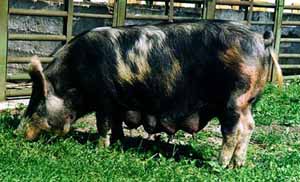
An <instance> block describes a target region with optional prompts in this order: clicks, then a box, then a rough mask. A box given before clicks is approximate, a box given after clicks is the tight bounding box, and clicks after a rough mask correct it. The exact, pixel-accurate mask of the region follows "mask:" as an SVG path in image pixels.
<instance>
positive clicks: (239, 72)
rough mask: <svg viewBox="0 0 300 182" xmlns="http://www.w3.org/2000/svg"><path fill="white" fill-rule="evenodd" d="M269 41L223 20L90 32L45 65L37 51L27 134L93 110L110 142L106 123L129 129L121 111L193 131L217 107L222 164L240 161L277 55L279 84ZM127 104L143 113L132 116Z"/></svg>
mask: <svg viewBox="0 0 300 182" xmlns="http://www.w3.org/2000/svg"><path fill="white" fill-rule="evenodd" d="M272 43H273V34H272V32H268V31H267V32H265V33H264V34H263V35H261V34H258V33H255V32H253V31H251V30H250V29H249V28H248V27H247V26H244V25H242V24H239V23H236V22H231V21H223V20H201V21H192V22H177V23H162V24H157V25H139V26H125V27H119V28H96V29H92V30H90V31H87V32H84V33H82V34H80V35H79V36H76V37H75V38H74V39H72V41H70V42H69V43H68V44H67V45H65V46H63V47H62V48H61V49H60V50H59V51H58V52H56V53H55V55H54V56H53V57H54V59H53V61H52V62H51V63H50V64H49V65H48V66H47V67H46V68H45V69H43V68H42V66H41V63H40V61H39V58H38V57H33V58H32V61H31V69H30V72H29V74H30V76H31V79H32V81H33V90H32V95H31V99H30V103H29V105H28V107H27V110H26V112H25V115H24V118H25V119H26V120H28V124H27V125H26V127H25V137H26V138H27V139H28V140H34V139H36V138H38V136H39V134H40V133H41V132H43V131H48V132H54V133H56V134H58V135H64V134H66V133H68V132H69V130H70V126H71V125H72V124H73V123H74V122H75V121H76V120H77V119H78V118H80V117H82V116H84V115H86V114H88V113H91V112H96V119H97V128H98V133H99V136H100V139H99V141H103V143H104V145H106V146H107V145H108V144H109V142H108V140H107V131H108V130H110V129H111V131H112V138H111V141H116V140H118V139H120V138H122V136H123V128H122V122H123V121H124V120H125V121H126V120H127V122H128V121H129V122H128V123H130V122H131V123H130V124H131V125H132V126H131V127H137V126H139V125H144V126H145V129H146V131H147V132H149V133H156V132H166V133H168V134H170V135H171V134H174V133H175V132H176V131H178V130H184V131H186V132H190V133H196V132H198V131H199V130H201V129H202V128H203V127H204V126H205V125H206V124H207V123H208V122H209V121H210V120H211V119H212V118H214V117H216V118H218V119H219V121H220V125H221V132H222V136H223V142H222V146H221V151H220V156H219V162H220V164H221V165H222V166H224V167H227V166H229V164H233V166H235V167H239V166H242V165H244V163H245V160H246V152H247V147H248V143H249V140H250V137H251V134H252V132H253V129H254V126H255V124H254V120H253V116H252V113H251V106H252V103H253V101H254V100H255V99H256V98H257V97H258V96H259V95H260V93H261V92H262V90H263V88H264V85H265V84H266V82H267V79H268V77H269V74H270V69H269V68H270V65H271V64H274V66H275V70H276V77H277V81H278V83H279V85H282V73H281V70H280V67H279V64H278V61H277V58H276V54H275V53H274V51H273V49H272ZM270 60H272V62H271V61H270ZM128 111H136V112H140V113H141V114H142V115H145V118H146V119H145V120H144V119H140V117H142V115H141V116H139V114H137V113H135V114H133V115H134V116H133V118H131V117H132V116H130V114H129V115H127V116H126V112H128ZM127 114H128V113H127ZM126 117H127V118H126ZM135 117H136V118H135Z"/></svg>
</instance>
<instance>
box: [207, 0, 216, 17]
mask: <svg viewBox="0 0 300 182" xmlns="http://www.w3.org/2000/svg"><path fill="white" fill-rule="evenodd" d="M206 6H207V7H206V16H205V17H206V19H214V18H215V13H216V0H207V1H206Z"/></svg>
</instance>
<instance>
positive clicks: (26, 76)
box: [7, 73, 30, 81]
mask: <svg viewBox="0 0 300 182" xmlns="http://www.w3.org/2000/svg"><path fill="white" fill-rule="evenodd" d="M27 80H30V76H29V74H27V73H18V74H13V75H7V81H27Z"/></svg>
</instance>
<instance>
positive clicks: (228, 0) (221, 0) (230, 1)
mask: <svg viewBox="0 0 300 182" xmlns="http://www.w3.org/2000/svg"><path fill="white" fill-rule="evenodd" d="M217 4H218V5H229V6H241V5H242V6H250V5H251V4H250V2H249V1H238V0H217ZM253 6H255V7H265V8H275V7H276V5H275V4H274V3H268V2H253Z"/></svg>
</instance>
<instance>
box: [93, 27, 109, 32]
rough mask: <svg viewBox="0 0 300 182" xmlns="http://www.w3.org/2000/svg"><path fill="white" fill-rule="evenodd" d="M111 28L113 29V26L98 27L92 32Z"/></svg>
mask: <svg viewBox="0 0 300 182" xmlns="http://www.w3.org/2000/svg"><path fill="white" fill-rule="evenodd" d="M109 29H112V28H111V27H97V28H94V29H92V30H91V31H92V32H99V31H103V30H109Z"/></svg>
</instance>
